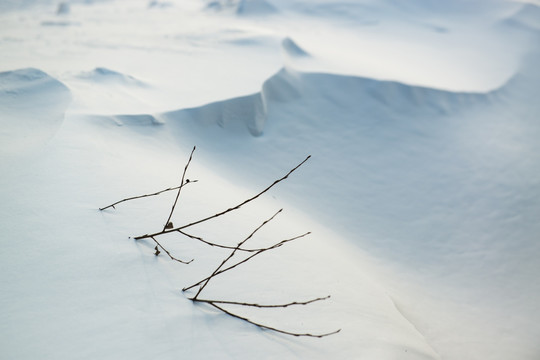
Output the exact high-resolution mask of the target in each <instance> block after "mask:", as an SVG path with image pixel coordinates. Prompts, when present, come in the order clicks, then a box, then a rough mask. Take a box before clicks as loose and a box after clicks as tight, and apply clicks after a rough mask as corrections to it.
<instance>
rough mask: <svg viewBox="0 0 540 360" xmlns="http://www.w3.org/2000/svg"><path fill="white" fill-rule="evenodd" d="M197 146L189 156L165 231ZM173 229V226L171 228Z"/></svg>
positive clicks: (164, 227)
mask: <svg viewBox="0 0 540 360" xmlns="http://www.w3.org/2000/svg"><path fill="white" fill-rule="evenodd" d="M195 148H196V147H195V146H194V147H193V150H191V154H190V155H189V159H188V162H187V164H186V167H185V168H184V172H183V173H182V180H181V181H180V187H179V188H178V193H177V194H176V199H174V204H173V206H172V209H171V213H170V214H169V217H168V218H167V221H165V225H164V226H163V231H165V230H166V229H167V225H169V221H171V217H172V215H173V212H174V208H175V207H176V203H177V202H178V198H179V197H180V192H181V191H182V185H183V184H184V178H185V176H186V172H187V169H188V167H189V163H190V162H191V158H192V157H193V153H194V152H195ZM171 227H172V226H171Z"/></svg>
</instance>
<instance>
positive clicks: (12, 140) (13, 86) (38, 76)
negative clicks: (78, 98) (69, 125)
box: [0, 68, 71, 157]
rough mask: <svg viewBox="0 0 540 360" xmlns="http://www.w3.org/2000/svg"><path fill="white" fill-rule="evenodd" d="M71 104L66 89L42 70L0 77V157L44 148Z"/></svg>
mask: <svg viewBox="0 0 540 360" xmlns="http://www.w3.org/2000/svg"><path fill="white" fill-rule="evenodd" d="M70 102H71V93H70V91H69V89H68V88H67V87H66V86H65V85H64V84H62V83H61V82H59V81H58V80H56V79H54V78H52V77H50V76H49V75H47V74H46V73H44V72H43V71H41V70H38V69H33V68H28V69H20V70H13V71H7V72H1V73H0V114H2V115H1V116H0V144H1V146H0V156H2V157H3V156H5V155H7V156H14V155H17V154H19V153H22V152H29V151H32V150H35V149H37V148H39V147H40V146H42V145H43V144H45V143H46V142H47V141H48V140H49V139H50V138H51V137H52V136H53V135H54V134H55V133H56V131H57V130H58V129H59V127H60V125H61V124H62V121H63V119H64V113H65V111H66V108H67V107H68V105H69V104H70Z"/></svg>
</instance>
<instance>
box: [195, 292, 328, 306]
mask: <svg viewBox="0 0 540 360" xmlns="http://www.w3.org/2000/svg"><path fill="white" fill-rule="evenodd" d="M329 298H330V295H328V296H325V297H322V298H316V299H312V300H308V301H300V302H299V301H293V302H290V303H287V304H281V305H264V304H253V303H245V302H238V301H225V300H205V299H193V298H189V300H193V301H198V302H204V303H213V304H227V305H240V306H252V307H258V308H286V307H289V306H294V305H307V304H311V303H314V302H316V301H322V300H326V299H329Z"/></svg>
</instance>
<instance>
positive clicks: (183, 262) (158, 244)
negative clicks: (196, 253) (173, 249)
mask: <svg viewBox="0 0 540 360" xmlns="http://www.w3.org/2000/svg"><path fill="white" fill-rule="evenodd" d="M152 240H154V242H155V243H156V245H157V246H159V247H160V248H161V249H162V250H163V251H165V253H166V254H167V255H169V257H170V258H171V260H174V261H178V262H179V263H182V264H189V263H191V262H192V261H193V259H191V260H189V261H184V260H180V259H177V258H175V257H174V256H172V255H171V253H170V252H169V251H168V250H167V249H165V248H164V247H163V245H161V244H160V243H159V242H158V241H157V240H156V239H155V238H152ZM157 255H159V250H157V249H156V256H157Z"/></svg>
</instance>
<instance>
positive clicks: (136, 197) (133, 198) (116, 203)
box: [99, 180, 198, 211]
mask: <svg viewBox="0 0 540 360" xmlns="http://www.w3.org/2000/svg"><path fill="white" fill-rule="evenodd" d="M197 181H198V180H191V181H190V182H189V183H195V182H197ZM189 183H185V184H182V185H180V186H175V187H171V188H168V189H165V190H161V191H158V192H155V193H153V194H146V195H139V196H133V197H129V198H126V199H122V200H120V201H117V202H115V203H114V204H111V205H108V206H105V207H102V208H99V210H102V211H103V210H105V209H108V208H110V207H112V208H113V209H116V208H115V207H114V205H118V204H120V203H123V202H124V201H129V200H135V199H141V198H145V197H149V196H156V195H159V194H161V193H164V192H166V191H172V190H177V189H179V188H181V187H184V186H186V185H187V184H189Z"/></svg>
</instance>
